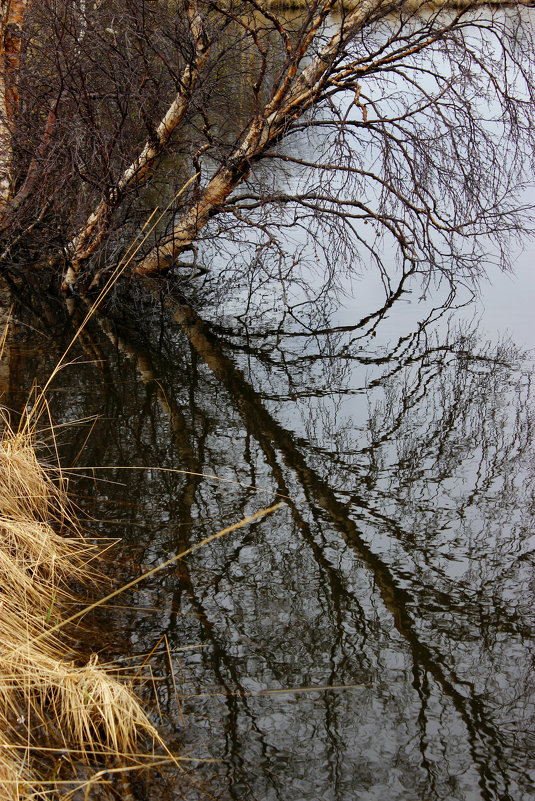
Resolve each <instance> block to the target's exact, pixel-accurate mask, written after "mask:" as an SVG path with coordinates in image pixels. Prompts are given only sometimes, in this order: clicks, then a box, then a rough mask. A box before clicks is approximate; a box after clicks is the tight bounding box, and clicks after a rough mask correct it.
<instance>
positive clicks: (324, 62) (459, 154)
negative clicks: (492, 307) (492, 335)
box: [0, 0, 535, 291]
mask: <svg viewBox="0 0 535 801" xmlns="http://www.w3.org/2000/svg"><path fill="white" fill-rule="evenodd" d="M0 11H1V16H0V25H1V28H2V30H1V31H0V36H1V39H0V44H1V48H2V50H1V52H0V230H1V236H2V251H3V253H2V261H3V264H4V267H7V268H10V267H11V268H12V267H13V266H16V265H17V264H19V263H21V262H23V261H26V262H27V261H28V259H32V260H33V261H36V262H41V263H42V262H43V261H45V260H48V261H52V262H53V263H55V264H56V265H58V271H61V272H62V273H63V271H64V270H65V269H66V273H65V275H64V286H65V287H70V288H72V287H74V285H75V284H77V283H82V284H89V283H91V282H92V281H93V282H96V281H98V277H99V276H100V274H101V273H102V271H103V270H104V271H106V270H108V269H111V268H113V267H115V266H116V265H117V264H118V263H119V262H120V260H121V258H122V257H123V255H124V253H125V252H126V250H127V248H128V247H129V246H130V245H131V243H132V242H133V241H135V240H136V237H137V238H138V244H137V245H136V248H139V249H137V250H136V255H135V257H134V258H132V259H129V260H128V263H127V268H126V270H127V271H128V272H129V273H130V274H134V275H139V276H142V275H158V274H161V273H164V272H167V271H169V270H170V269H172V268H176V266H177V265H178V266H179V267H180V265H181V264H182V262H181V254H183V253H187V252H188V251H189V252H191V251H193V252H194V261H195V260H196V258H197V250H198V249H200V252H201V254H202V261H203V264H205V265H208V266H210V258H211V254H214V253H217V254H219V255H220V254H221V253H224V252H229V253H230V252H232V253H236V252H240V253H242V254H243V261H244V266H246V269H247V270H254V269H257V268H259V267H258V265H259V264H260V263H261V269H262V270H263V271H265V272H266V273H267V274H269V275H275V276H282V277H284V278H287V279H288V280H292V281H293V280H295V281H298V280H299V279H302V280H303V281H306V280H307V279H306V278H305V272H306V269H305V266H306V265H308V267H309V266H310V262H312V261H316V262H320V264H321V266H322V269H324V276H325V280H326V281H335V280H336V277H337V275H339V274H340V273H341V272H344V271H346V272H347V271H348V270H349V271H353V270H356V269H358V266H359V264H364V263H369V262H370V260H371V261H372V262H373V263H376V264H377V266H378V268H379V269H380V270H381V272H382V274H383V276H384V281H385V284H386V285H387V287H388V288H389V291H394V290H393V289H391V288H390V282H391V267H392V265H394V264H397V268H398V269H399V270H400V271H401V272H400V274H401V276H402V279H401V280H402V281H403V279H404V278H405V277H406V276H407V275H412V274H414V273H420V274H422V275H423V276H424V277H425V278H426V279H429V277H430V276H432V275H433V274H439V275H446V276H447V277H448V278H455V279H460V280H463V279H469V280H472V279H474V278H476V279H477V276H478V275H479V274H480V273H481V272H482V271H483V270H484V269H485V267H486V265H487V264H488V263H489V262H490V261H492V262H498V263H499V264H500V266H502V267H506V266H507V256H508V253H509V252H510V244H509V243H510V235H519V234H521V233H522V231H523V230H524V229H525V228H526V226H527V225H528V224H529V215H528V211H529V210H527V209H525V208H524V209H523V208H522V207H521V206H522V190H523V187H524V185H525V183H526V181H527V180H529V174H530V170H531V167H532V158H533V146H534V144H535V143H534V138H535V137H534V133H533V132H534V130H535V128H534V124H533V123H534V120H533V116H534V108H535V105H534V81H533V75H532V74H531V72H530V69H531V66H532V65H533V64H534V63H535V60H534V59H533V39H532V30H531V24H532V23H531V20H530V13H531V12H530V11H529V9H526V8H525V7H523V6H521V5H518V6H514V7H503V8H494V9H492V8H490V7H486V6H481V5H477V6H470V5H468V6H466V7H464V6H463V8H452V7H449V6H440V7H438V8H437V7H436V6H433V7H431V6H429V5H428V4H425V5H418V3H415V2H414V0H411V2H385V1H384V0H358V2H356V3H355V4H353V5H352V6H351V8H350V9H347V8H345V7H341V6H340V3H339V2H334V0H312V2H306V3H305V2H303V3H300V4H299V7H297V8H292V9H291V10H284V11H283V10H278V9H275V8H274V7H272V6H271V5H269V4H267V3H266V2H258V1H257V0H224V2H219V0H214V1H213V2H208V1H207V2H204V0H188V2H186V3H182V2H172V1H171V0H168V1H166V2H164V0H159V1H158V2H153V1H151V2H149V0H123V2H121V3H116V2H106V3H103V2H97V3H87V2H85V0H63V2H53V1H52V0H42V1H41V2H39V3H34V4H32V5H30V4H28V3H24V2H14V0H13V2H8V0H2V3H1V4H0ZM288 167H291V170H292V172H291V178H287V177H286V169H287V168H288ZM156 206H158V207H159V209H160V210H161V211H159V212H158V213H157V215H156V216H155V217H154V220H156V223H153V222H151V223H150V224H149V226H148V227H146V228H143V224H144V222H145V221H146V219H147V217H148V215H149V212H150V210H152V209H153V208H154V207H156ZM140 232H141V233H140ZM36 254H38V255H36ZM308 267H307V269H308ZM396 280H397V279H396ZM397 285H398V287H399V284H397Z"/></svg>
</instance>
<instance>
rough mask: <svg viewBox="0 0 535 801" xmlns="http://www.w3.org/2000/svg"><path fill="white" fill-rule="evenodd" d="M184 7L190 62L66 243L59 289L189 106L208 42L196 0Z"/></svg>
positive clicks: (71, 282)
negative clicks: (151, 126)
mask: <svg viewBox="0 0 535 801" xmlns="http://www.w3.org/2000/svg"><path fill="white" fill-rule="evenodd" d="M186 10H187V15H188V20H189V26H190V31H191V35H192V38H193V43H194V53H193V57H192V59H191V61H190V63H189V64H187V65H186V66H185V68H184V70H183V71H182V75H181V77H180V83H179V85H180V89H179V91H178V92H177V94H176V96H175V98H174V100H173V102H172V103H171V105H170V106H169V108H168V110H167V113H166V114H165V116H164V117H163V119H162V120H161V121H160V123H159V125H158V126H157V128H156V130H155V131H154V134H153V135H152V136H151V137H150V139H148V140H147V142H146V143H145V146H144V148H143V150H142V151H141V153H140V154H139V156H138V157H137V158H136V159H135V160H134V161H133V162H132V164H130V166H129V167H127V169H126V170H125V171H124V173H123V175H122V176H121V178H120V180H119V182H118V183H117V185H116V186H115V187H113V188H112V189H111V190H110V192H109V193H108V196H107V197H105V198H104V199H103V200H101V201H100V203H99V204H98V206H97V207H96V208H95V209H94V211H93V212H92V213H91V215H90V216H89V218H88V220H87V222H86V223H85V225H84V226H83V227H82V228H81V229H80V230H79V231H78V233H77V234H76V236H75V237H74V238H73V239H72V240H71V242H70V243H69V245H68V246H67V255H68V258H69V261H70V264H69V268H68V270H67V272H66V274H65V278H64V280H63V289H65V290H66V289H71V288H72V287H73V286H74V284H75V282H76V279H77V277H78V273H79V271H80V268H81V266H82V264H83V263H84V262H85V261H87V259H89V258H90V257H91V256H92V255H93V254H94V253H95V251H96V250H97V248H98V246H99V245H100V244H101V242H102V241H103V239H104V238H105V236H106V235H107V233H108V231H109V224H110V220H111V217H112V215H113V213H114V211H115V210H116V209H117V207H118V206H119V205H120V203H121V201H122V199H123V197H124V195H125V192H126V191H127V190H128V189H131V188H133V187H135V186H139V185H141V184H142V183H143V182H144V181H145V179H146V177H147V175H148V173H149V170H150V168H151V166H152V165H153V164H154V162H155V160H156V159H157V158H158V156H160V154H161V153H162V151H163V150H164V148H165V146H166V145H167V143H168V141H169V139H170V137H171V134H172V133H173V131H174V130H175V129H176V128H177V126H178V125H179V124H180V123H181V122H182V120H183V119H184V116H185V114H186V112H187V110H188V108H189V104H190V100H191V97H192V94H193V91H194V89H195V87H196V86H197V83H198V80H199V76H200V72H201V70H202V67H203V66H204V63H205V62H206V59H207V57H208V53H209V50H210V45H209V41H208V39H207V37H206V34H205V32H204V27H203V22H202V17H201V14H200V12H199V10H198V8H197V3H196V0H191V2H189V3H188V4H187V9H186Z"/></svg>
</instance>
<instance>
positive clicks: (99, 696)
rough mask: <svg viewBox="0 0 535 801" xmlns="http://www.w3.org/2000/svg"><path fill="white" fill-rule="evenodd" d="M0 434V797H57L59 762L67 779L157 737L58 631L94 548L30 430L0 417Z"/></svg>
mask: <svg viewBox="0 0 535 801" xmlns="http://www.w3.org/2000/svg"><path fill="white" fill-rule="evenodd" d="M0 436H1V439H0V787H1V788H2V791H1V798H2V799H4V798H5V799H8V800H9V801H29V799H44V798H47V799H50V798H53V797H58V795H62V797H64V794H63V793H60V792H59V787H58V786H57V784H56V780H57V778H58V776H59V773H60V772H61V774H62V778H63V777H64V776H65V775H66V774H67V773H68V772H69V771H66V769H65V765H66V763H68V764H70V766H71V767H72V768H73V770H72V771H71V776H69V777H68V778H69V780H70V779H71V778H72V776H73V775H75V766H76V765H83V764H85V765H92V766H95V767H96V769H97V770H99V769H101V768H102V767H103V766H105V765H108V764H110V765H111V764H114V765H117V764H118V762H119V763H120V764H128V759H129V757H130V758H133V756H134V752H135V748H136V744H137V743H138V741H139V739H140V737H141V736H147V735H148V736H149V737H151V738H153V740H154V739H157V734H156V731H155V730H154V728H153V726H152V725H151V723H150V722H149V720H148V718H147V717H146V715H145V713H144V712H143V710H142V708H141V706H140V704H139V702H138V700H137V698H136V697H135V695H134V693H133V691H132V688H131V687H130V686H129V685H127V684H125V683H124V682H121V681H119V680H118V679H117V678H115V677H114V676H113V675H111V674H110V672H109V671H107V670H104V669H103V668H102V667H101V666H99V664H98V661H97V657H96V656H93V657H92V658H91V659H90V661H89V663H88V664H86V665H82V666H81V665H80V664H79V663H78V662H77V660H76V656H75V654H73V653H72V649H71V647H70V646H69V645H68V641H67V639H66V638H65V637H64V636H63V634H62V633H60V632H58V622H59V623H60V622H61V621H62V620H63V619H65V618H66V617H68V612H67V610H68V609H69V606H71V607H72V603H73V600H74V599H73V597H72V592H71V589H70V588H71V587H72V585H73V582H74V581H76V582H80V581H84V580H88V579H89V578H90V577H91V575H92V571H91V570H90V568H89V565H90V563H91V561H92V560H93V559H94V558H95V556H96V553H95V549H94V548H92V547H91V546H90V545H88V544H87V543H86V542H85V541H84V539H83V537H82V535H81V534H80V532H79V530H78V529H77V526H76V522H75V521H74V519H73V516H72V515H71V514H70V513H69V511H68V504H67V502H66V497H65V495H64V493H63V490H62V483H61V481H59V482H58V481H56V482H53V481H52V480H51V478H50V476H49V474H48V473H47V472H46V470H45V469H44V468H43V467H42V466H41V465H40V463H39V461H38V459H37V457H36V454H35V448H34V441H33V437H32V435H31V434H30V433H28V429H27V428H25V429H24V430H23V433H20V431H19V432H18V433H15V432H13V431H12V430H11V429H10V427H9V425H8V424H7V422H6V421H4V422H3V432H2V434H1V435H0ZM51 629H55V632H52V631H51ZM49 632H50V633H49ZM60 756H61V760H62V761H61V763H60V762H59V757H60ZM132 764H133V762H132ZM60 766H61V769H60ZM85 774H87V770H86V771H85ZM75 784H76V782H74V784H71V792H72V787H73V786H75ZM56 791H57V792H56Z"/></svg>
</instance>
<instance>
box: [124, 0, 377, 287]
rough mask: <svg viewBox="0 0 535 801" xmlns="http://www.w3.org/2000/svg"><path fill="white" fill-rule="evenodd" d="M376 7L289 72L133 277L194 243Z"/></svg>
mask: <svg viewBox="0 0 535 801" xmlns="http://www.w3.org/2000/svg"><path fill="white" fill-rule="evenodd" d="M382 4H383V0H361V2H359V3H358V5H357V6H356V7H355V8H354V10H353V11H352V12H351V13H349V14H348V15H347V17H346V18H345V20H344V21H343V23H342V24H341V26H340V29H339V30H338V32H337V33H336V34H334V35H333V36H332V38H331V39H330V41H329V42H328V43H327V44H326V45H325V46H324V47H323V48H322V49H321V50H320V51H319V53H318V54H317V55H316V56H315V57H314V58H313V59H312V61H311V62H310V64H308V66H306V67H305V69H304V70H303V71H302V72H301V73H299V74H297V75H295V73H294V72H292V68H290V69H289V77H288V80H287V81H286V82H284V83H283V85H282V87H281V89H279V91H278V92H277V93H276V95H275V96H274V97H273V99H272V100H271V101H270V103H268V105H267V106H266V107H265V108H264V109H263V110H262V112H261V114H260V115H259V116H257V117H256V118H255V119H254V120H253V122H252V123H251V125H250V127H249V130H248V132H247V134H246V136H245V138H244V139H243V141H242V143H241V145H239V147H237V148H236V150H235V151H234V153H233V154H232V155H231V156H230V157H229V159H228V161H227V165H231V166H225V167H221V168H220V169H219V170H218V171H217V172H216V173H215V175H214V176H213V177H212V179H211V180H210V181H209V182H208V184H207V185H206V187H205V188H204V190H203V191H202V192H201V194H200V197H199V199H198V200H197V202H196V203H195V204H194V205H193V206H192V207H191V208H190V209H189V210H188V211H187V212H186V213H185V214H184V216H183V217H182V218H181V219H180V220H179V221H178V222H177V224H176V226H175V228H174V230H173V233H172V235H171V238H170V239H169V240H168V241H167V242H165V243H163V244H160V245H158V246H157V247H155V248H153V250H151V251H150V252H149V253H148V254H147V256H146V257H145V258H144V259H143V261H141V262H140V263H139V264H138V266H137V268H136V272H137V273H138V274H140V275H154V274H158V273H159V272H162V271H165V270H166V269H168V268H169V267H170V266H172V264H173V262H174V261H175V260H176V258H177V256H178V255H179V254H180V253H181V252H183V251H184V250H185V249H186V248H188V246H190V245H191V244H192V243H193V242H194V241H195V239H196V237H197V236H198V234H199V232H200V231H201V229H202V228H203V227H204V226H205V225H206V223H207V222H208V220H209V219H210V217H211V216H213V214H214V213H215V212H216V211H217V207H218V206H220V205H221V204H222V203H223V202H224V201H225V200H226V198H227V197H228V196H229V195H230V193H231V192H232V191H233V189H234V188H235V187H236V186H237V185H238V184H239V183H240V182H241V181H242V180H243V178H244V177H245V175H246V174H247V172H248V170H249V166H248V165H249V163H250V161H251V159H253V158H255V157H257V156H258V155H259V154H261V153H262V151H264V150H266V148H267V147H268V146H269V145H270V143H272V142H273V141H274V140H275V139H276V138H277V137H278V136H279V135H280V134H281V132H282V131H283V129H284V127H285V126H286V124H287V122H288V121H289V120H291V119H293V118H294V117H298V116H300V115H301V114H302V113H303V111H304V110H305V109H306V108H308V107H309V106H310V105H311V104H312V103H313V102H314V100H315V98H316V96H317V94H318V92H319V90H320V88H321V87H322V84H323V81H324V79H325V77H326V75H327V73H328V70H329V68H330V66H331V64H332V61H333V59H334V58H335V57H336V55H337V53H338V52H340V51H341V49H342V48H343V46H344V45H345V43H346V42H347V41H348V39H350V38H351V36H353V35H354V34H355V33H356V32H357V31H358V30H359V29H360V28H361V27H362V25H363V24H364V23H365V22H366V21H367V20H368V19H369V17H370V15H371V14H373V13H374V12H375V11H377V10H378V9H379V8H380V7H381V5H382Z"/></svg>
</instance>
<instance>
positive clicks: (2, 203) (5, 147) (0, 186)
mask: <svg viewBox="0 0 535 801" xmlns="http://www.w3.org/2000/svg"><path fill="white" fill-rule="evenodd" d="M29 5H30V0H0V215H1V214H2V213H3V212H4V210H5V208H6V206H7V204H8V201H9V198H10V195H11V189H12V175H11V173H12V160H13V147H12V142H11V138H12V135H13V128H14V124H15V118H16V115H17V110H18V106H19V93H18V86H17V84H18V72H19V65H20V54H21V50H22V31H23V25H24V15H25V12H26V11H27V9H28V7H29Z"/></svg>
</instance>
